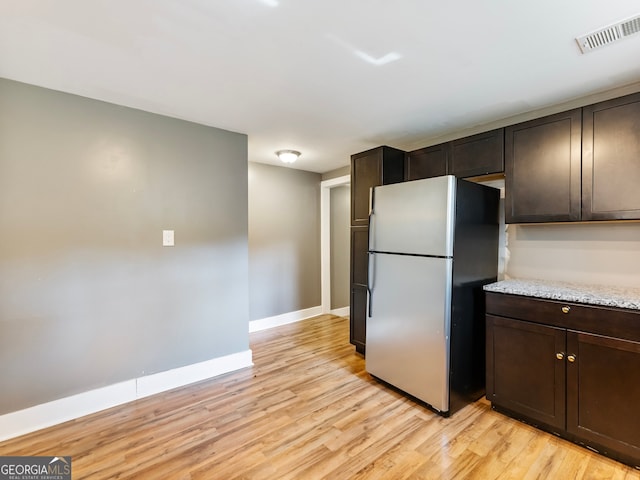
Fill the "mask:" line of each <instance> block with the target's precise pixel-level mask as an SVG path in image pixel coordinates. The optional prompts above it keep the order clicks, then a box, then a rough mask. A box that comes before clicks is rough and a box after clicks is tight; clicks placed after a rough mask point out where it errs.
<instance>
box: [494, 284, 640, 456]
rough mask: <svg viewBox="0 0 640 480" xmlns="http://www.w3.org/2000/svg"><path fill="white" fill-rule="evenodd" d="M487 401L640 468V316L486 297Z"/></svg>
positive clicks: (500, 409)
mask: <svg viewBox="0 0 640 480" xmlns="http://www.w3.org/2000/svg"><path fill="white" fill-rule="evenodd" d="M487 399H488V400H490V401H491V403H492V407H493V408H494V409H495V410H497V411H500V412H502V413H505V414H507V415H510V416H512V417H515V418H518V419H520V420H523V421H525V422H527V423H530V424H532V425H535V426H537V427H539V428H542V429H544V430H547V431H550V432H553V433H555V434H557V435H559V436H561V437H564V438H566V439H568V440H571V441H573V442H575V443H578V444H581V445H584V446H587V447H589V448H590V449H592V450H596V451H598V452H600V453H602V454H604V455H607V456H610V457H612V458H615V459H618V460H620V461H622V462H624V463H627V464H629V465H631V466H635V467H637V466H640V312H638V311H635V310H623V309H615V308H608V307H606V308H605V307H591V306H586V305H582V304H571V303H562V302H557V301H551V300H548V301H547V300H541V299H532V298H528V297H518V296H515V295H506V294H495V293H487Z"/></svg>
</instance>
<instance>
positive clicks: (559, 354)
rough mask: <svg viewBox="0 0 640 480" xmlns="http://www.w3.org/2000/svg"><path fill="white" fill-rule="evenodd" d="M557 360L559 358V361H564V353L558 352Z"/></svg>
mask: <svg viewBox="0 0 640 480" xmlns="http://www.w3.org/2000/svg"><path fill="white" fill-rule="evenodd" d="M556 358H557V359H558V360H562V359H563V358H564V353H562V352H558V353H556Z"/></svg>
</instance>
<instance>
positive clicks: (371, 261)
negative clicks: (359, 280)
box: [367, 252, 376, 318]
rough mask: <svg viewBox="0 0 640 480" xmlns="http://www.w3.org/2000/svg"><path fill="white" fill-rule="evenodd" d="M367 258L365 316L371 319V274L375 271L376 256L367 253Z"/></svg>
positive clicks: (372, 253)
mask: <svg viewBox="0 0 640 480" xmlns="http://www.w3.org/2000/svg"><path fill="white" fill-rule="evenodd" d="M368 255H369V258H368V260H369V261H368V262H367V316H368V317H369V318H371V297H372V294H373V283H374V282H373V274H374V272H375V270H376V268H375V261H376V254H375V253H374V252H368Z"/></svg>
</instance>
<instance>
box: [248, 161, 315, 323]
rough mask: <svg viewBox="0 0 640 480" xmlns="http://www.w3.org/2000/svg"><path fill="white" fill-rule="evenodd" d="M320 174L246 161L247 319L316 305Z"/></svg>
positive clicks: (256, 318)
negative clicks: (247, 235)
mask: <svg viewBox="0 0 640 480" xmlns="http://www.w3.org/2000/svg"><path fill="white" fill-rule="evenodd" d="M320 178H321V177H320V174H318V173H312V172H305V171H301V170H293V169H291V168H286V167H277V166H272V165H263V164H260V163H249V285H250V289H249V291H250V295H249V297H250V298H249V317H250V319H251V320H259V319H262V318H267V317H272V316H276V315H281V314H284V313H289V312H294V311H297V310H302V309H306V308H311V307H317V306H319V305H320V304H321V297H320V289H321V285H320Z"/></svg>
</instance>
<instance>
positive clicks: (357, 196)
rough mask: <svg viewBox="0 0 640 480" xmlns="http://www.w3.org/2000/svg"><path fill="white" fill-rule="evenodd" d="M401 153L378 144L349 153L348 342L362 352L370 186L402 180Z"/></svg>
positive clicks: (402, 152)
mask: <svg viewBox="0 0 640 480" xmlns="http://www.w3.org/2000/svg"><path fill="white" fill-rule="evenodd" d="M404 157H405V152H404V151H402V150H398V149H395V148H391V147H387V146H382V147H377V148H374V149H371V150H367V151H366V152H361V153H357V154H355V155H352V156H351V268H350V271H351V279H350V283H351V302H350V317H349V319H350V334H349V336H350V341H351V343H352V344H353V345H355V347H356V351H358V352H360V353H362V354H364V351H365V342H366V315H367V302H368V286H367V282H368V272H367V268H368V259H367V250H368V249H369V204H370V195H371V188H373V187H376V186H378V185H387V184H390V183H398V182H402V181H403V180H404V161H405V160H404Z"/></svg>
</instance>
